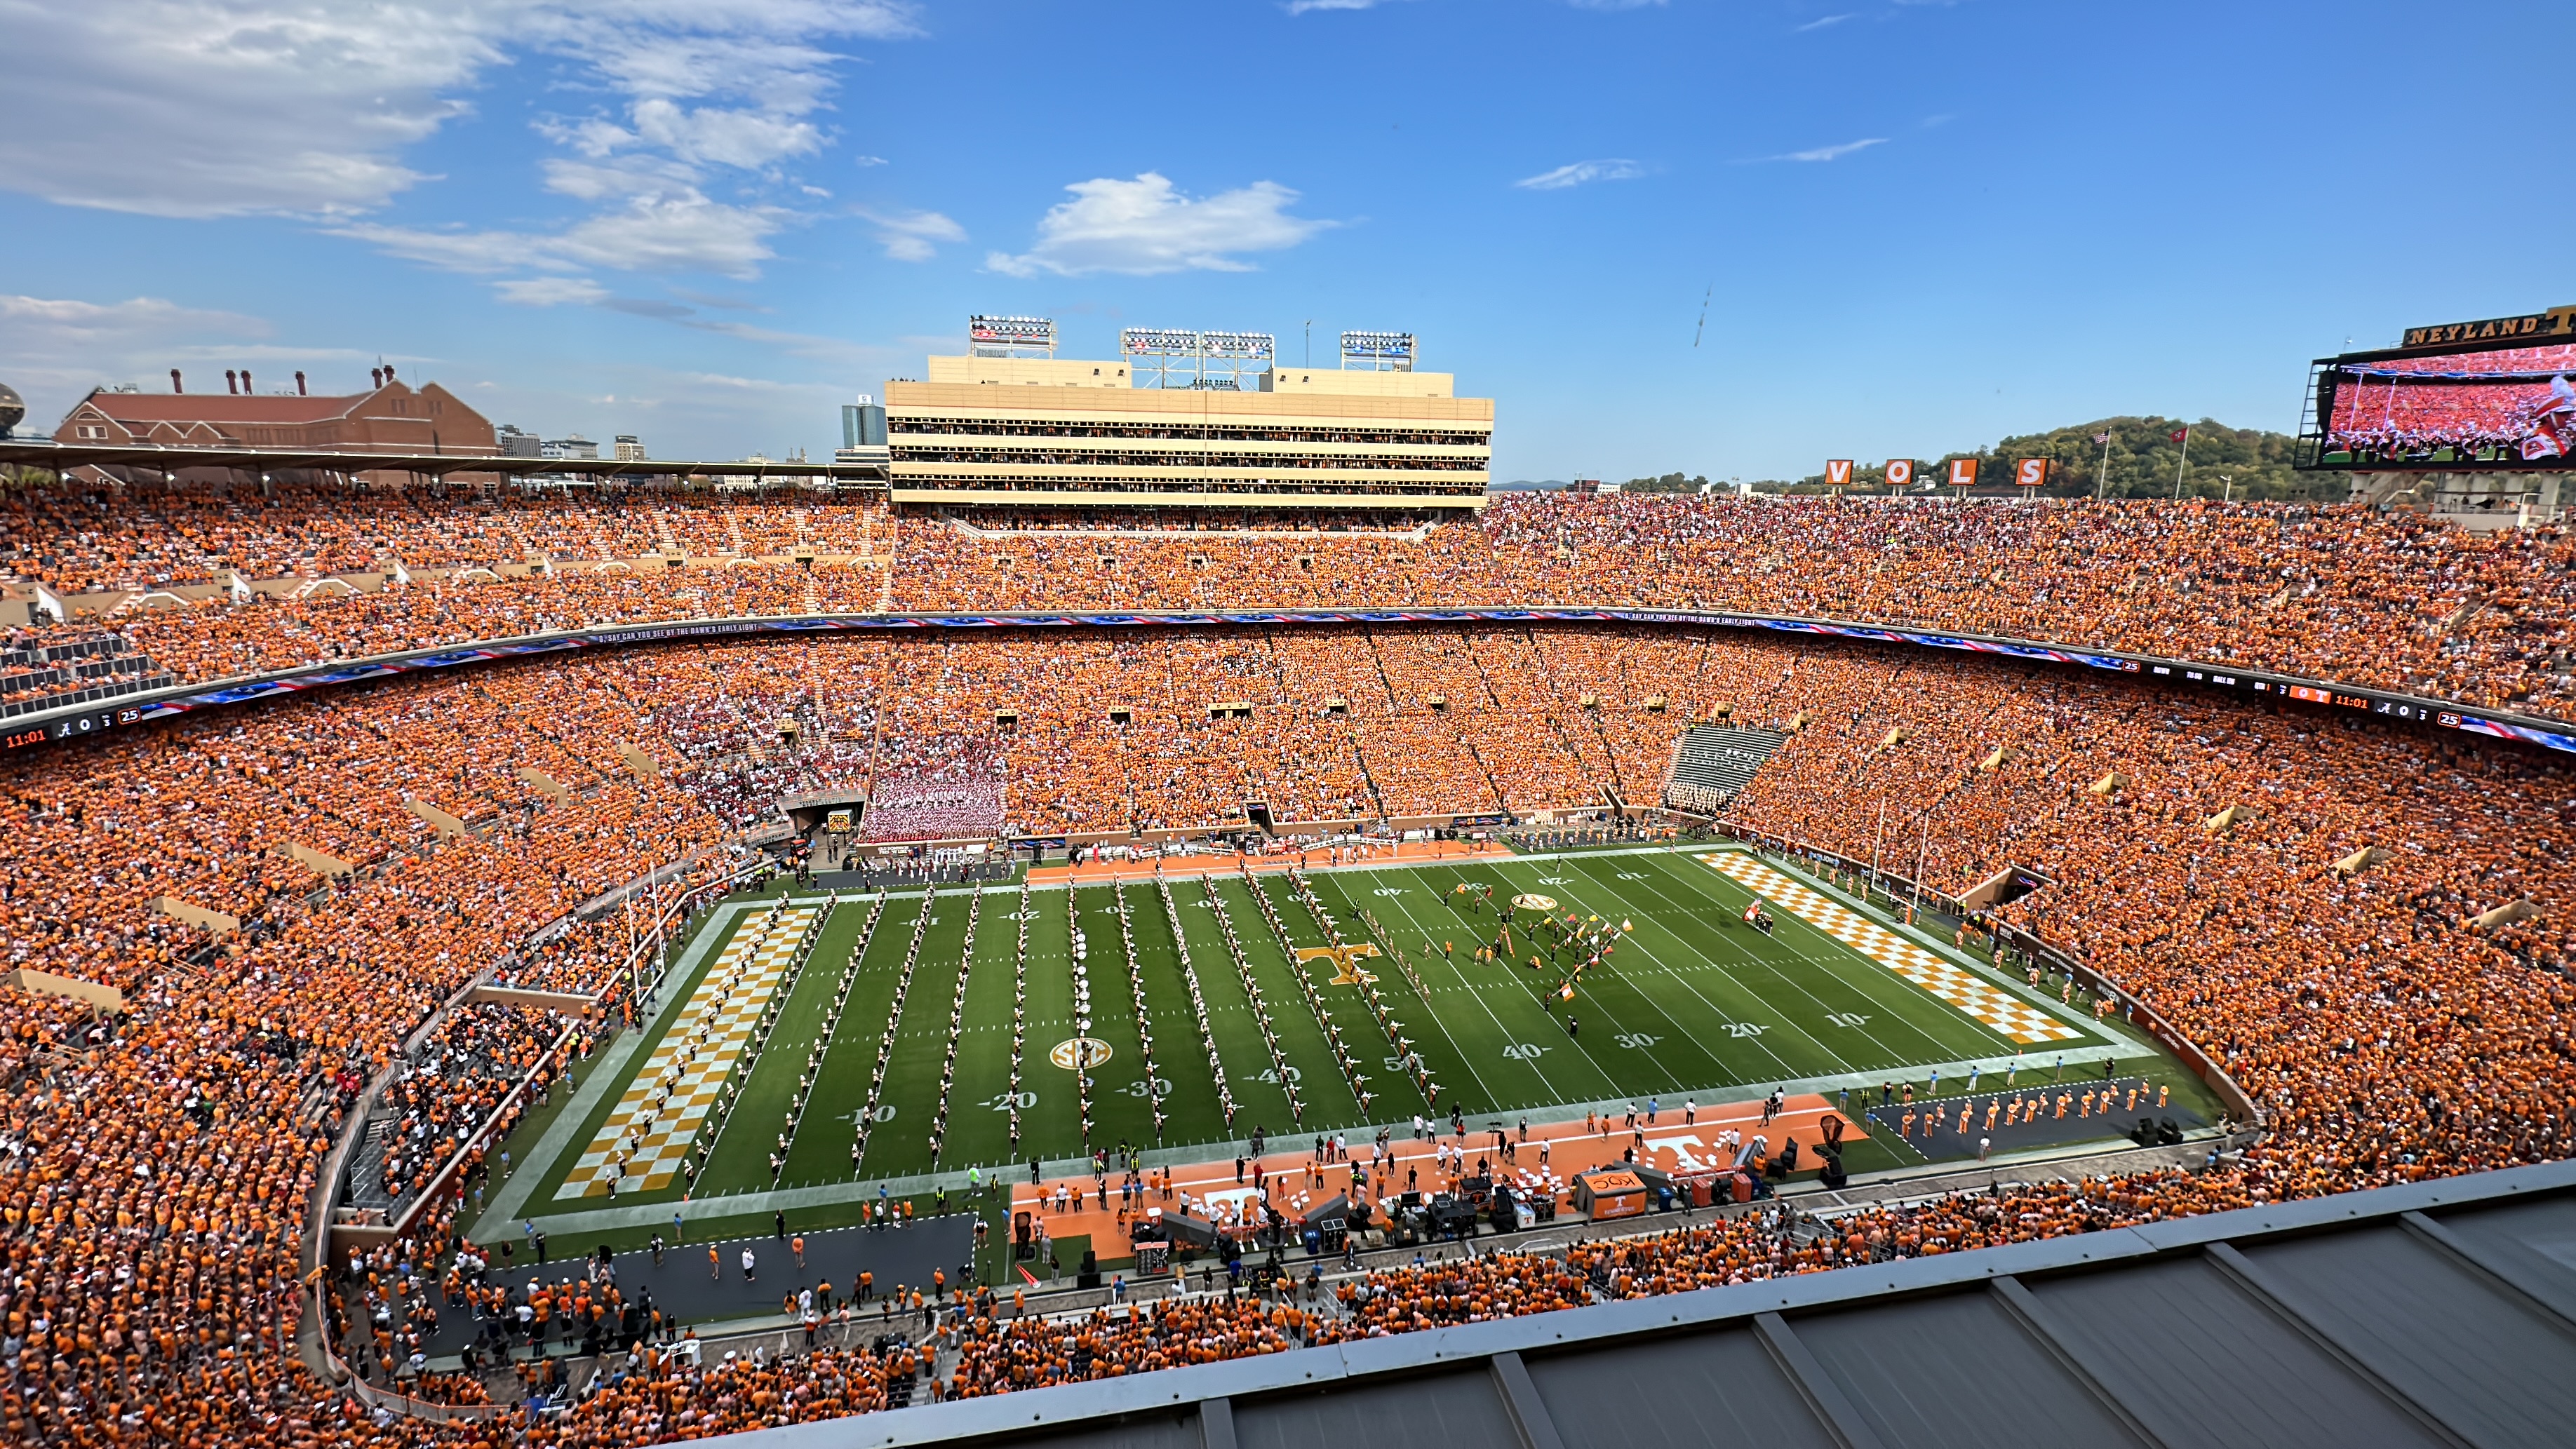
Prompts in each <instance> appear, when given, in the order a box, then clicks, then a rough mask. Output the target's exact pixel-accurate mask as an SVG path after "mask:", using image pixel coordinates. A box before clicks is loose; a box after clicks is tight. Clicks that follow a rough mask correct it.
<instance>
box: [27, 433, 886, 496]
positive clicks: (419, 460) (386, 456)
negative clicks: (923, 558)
mask: <svg viewBox="0 0 2576 1449" xmlns="http://www.w3.org/2000/svg"><path fill="white" fill-rule="evenodd" d="M0 464H6V465H9V466H13V467H21V468H44V469H47V470H49V471H52V472H61V471H63V470H65V469H69V468H136V469H144V470H151V471H170V472H176V471H179V470H181V469H187V468H226V469H233V470H236V471H240V470H253V469H256V470H260V471H265V472H272V473H274V472H293V471H299V470H301V471H322V472H334V473H418V474H423V475H426V476H429V477H433V478H438V477H445V476H446V475H448V474H451V473H500V474H504V475H508V476H512V477H528V476H532V475H538V474H547V475H564V474H573V475H579V476H582V477H586V478H591V479H594V480H596V479H600V478H630V477H631V478H693V477H710V478H738V477H765V478H782V479H784V478H829V479H833V480H837V481H844V482H851V483H872V484H875V485H877V486H878V487H883V486H885V482H886V475H887V469H886V465H885V464H882V463H809V462H794V461H786V462H782V461H777V460H773V459H765V458H762V459H750V458H746V459H720V460H703V459H701V460H682V459H674V458H524V457H504V456H501V455H499V454H494V453H379V452H357V451H340V450H333V449H301V448H156V447H131V446H107V445H98V446H91V445H86V444H81V443H56V442H51V441H37V440H31V439H25V438H13V439H9V440H7V441H0Z"/></svg>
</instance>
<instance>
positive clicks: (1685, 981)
mask: <svg viewBox="0 0 2576 1449" xmlns="http://www.w3.org/2000/svg"><path fill="white" fill-rule="evenodd" d="M1584 874H1585V877H1586V878H1587V879H1589V880H1592V881H1593V882H1594V883H1595V884H1599V883H1600V882H1599V878H1598V877H1596V876H1593V875H1592V874H1591V873H1590V872H1589V871H1586V872H1584ZM1645 885H1646V888H1647V890H1648V891H1650V892H1652V893H1653V894H1654V895H1656V896H1659V897H1662V898H1664V899H1666V900H1670V899H1671V897H1670V896H1668V895H1666V894H1665V893H1664V892H1663V891H1661V890H1659V889H1656V887H1655V884H1654V882H1653V881H1652V880H1651V879H1649V880H1648V881H1646V882H1645ZM1602 888H1603V889H1605V890H1609V891H1610V894H1611V895H1612V896H1613V897H1614V898H1615V899H1617V900H1618V901H1619V902H1620V904H1622V905H1623V906H1626V907H1628V908H1629V909H1628V910H1627V911H1623V912H1622V914H1623V915H1624V914H1634V915H1642V916H1645V917H1646V918H1647V922H1648V924H1650V925H1653V926H1655V927H1657V928H1658V929H1660V930H1662V931H1663V932H1664V934H1666V935H1668V936H1670V937H1672V938H1673V940H1674V941H1675V942H1676V943H1678V944H1680V945H1682V946H1683V947H1685V948H1687V949H1689V950H1691V951H1694V952H1696V953H1698V954H1699V955H1700V956H1701V957H1702V958H1703V959H1706V960H1708V961H1709V962H1710V964H1712V965H1715V966H1717V968H1718V974H1720V975H1722V976H1724V977H1725V978H1726V982H1727V984H1728V985H1729V986H1732V987H1734V988H1735V989H1736V990H1738V991H1741V992H1743V993H1744V994H1745V995H1747V996H1749V997H1751V998H1752V999H1753V1000H1754V1001H1755V1002H1757V1003H1759V1004H1760V1005H1761V1006H1763V1007H1765V1008H1767V1009H1769V1010H1771V1011H1773V1012H1775V1013H1778V1015H1779V1017H1780V1024H1781V1025H1782V1026H1786V1027H1787V1028H1789V1029H1790V1030H1791V1031H1794V1032H1796V1033H1797V1034H1798V1035H1799V1036H1801V1037H1804V1038H1806V1040H1807V1043H1808V1045H1810V1046H1813V1047H1815V1048H1816V1049H1817V1050H1818V1051H1821V1052H1823V1053H1824V1054H1825V1055H1826V1056H1829V1057H1831V1058H1833V1060H1834V1065H1836V1066H1838V1067H1840V1068H1842V1069H1843V1070H1844V1071H1850V1070H1852V1064H1851V1063H1850V1062H1848V1061H1846V1060H1844V1058H1843V1055H1842V1053H1840V1052H1838V1051H1835V1050H1834V1049H1833V1048H1832V1047H1830V1046H1827V1045H1826V1044H1825V1042H1824V1041H1823V1039H1821V1038H1819V1037H1818V1036H1816V1034H1815V1033H1813V1032H1811V1031H1809V1030H1807V1028H1806V1027H1805V1026H1804V1025H1803V1024H1802V1023H1800V1022H1799V1021H1798V1019H1797V1017H1796V1016H1795V1015H1793V1014H1792V1013H1789V1012H1786V1011H1781V1010H1780V1005H1779V1003H1778V1002H1775V1001H1773V1000H1772V999H1771V998H1770V997H1768V996H1765V995H1763V994H1762V993H1761V992H1760V991H1758V990H1755V989H1754V987H1753V984H1752V983H1751V982H1749V981H1746V980H1744V979H1742V978H1741V977H1738V976H1737V975H1736V974H1735V973H1734V972H1733V971H1730V970H1728V969H1726V967H1725V966H1724V965H1722V964H1720V963H1718V962H1717V961H1716V960H1715V958H1714V957H1711V956H1709V954H1708V952H1707V950H1706V948H1704V947H1702V946H1699V945H1698V944H1696V943H1694V942H1692V941H1691V940H1689V939H1688V938H1687V937H1685V936H1683V935H1682V933H1681V932H1679V931H1676V930H1674V929H1673V928H1672V927H1671V926H1668V925H1665V924H1664V923H1663V922H1660V921H1657V920H1655V919H1654V913H1653V912H1652V911H1648V910H1642V909H1639V908H1638V907H1637V906H1636V903H1635V902H1634V900H1633V899H1631V898H1630V897H1629V896H1628V895H1627V894H1626V893H1625V892H1624V891H1620V890H1617V889H1613V888H1611V887H1608V886H1603V887H1602ZM1710 903H1711V904H1713V905H1716V906H1718V907H1719V908H1720V909H1724V907H1725V903H1724V902H1723V901H1718V900H1716V899H1715V898H1714V897H1712V898H1710ZM1684 913H1685V914H1686V915H1687V914H1688V909H1687V907H1685V908H1684ZM1620 939H1621V940H1622V941H1623V942H1634V943H1635V945H1636V949H1637V950H1639V951H1642V952H1644V953H1645V955H1646V958H1647V960H1649V961H1650V962H1652V963H1653V964H1654V967H1655V969H1657V970H1660V971H1662V972H1663V973H1664V974H1665V975H1667V976H1670V977H1672V980H1673V984H1675V985H1677V986H1679V987H1681V989H1683V990H1684V991H1687V992H1689V993H1690V994H1691V995H1692V996H1693V997H1694V998H1696V999H1697V1000H1698V1001H1699V1004H1700V1005H1702V1006H1705V1007H1707V1008H1708V1009H1709V1011H1711V1012H1712V1013H1714V1014H1715V1015H1716V1016H1717V1018H1718V1019H1719V1020H1720V1021H1727V1022H1734V1021H1741V1020H1743V1019H1744V1018H1743V1017H1741V1016H1739V1015H1737V1014H1736V1013H1734V1012H1732V1011H1729V1010H1727V1009H1726V1008H1725V1007H1722V1006H1720V1005H1718V1004H1717V1003H1716V1002H1714V1001H1712V1000H1710V999H1709V997H1708V994H1707V993H1706V992H1703V991H1701V990H1700V989H1699V988H1698V987H1696V986H1693V985H1692V984H1691V983H1690V980H1689V978H1687V977H1684V976H1682V975H1680V974H1679V973H1677V972H1675V971H1674V970H1673V969H1672V968H1671V967H1669V966H1667V965H1665V964H1664V958H1663V956H1662V955H1661V953H1659V952H1657V951H1656V950H1655V949H1654V948H1653V947H1652V946H1649V945H1647V944H1646V943H1644V942H1643V941H1639V940H1637V938H1636V937H1635V936H1634V935H1622V936H1621V938H1620ZM1628 969H1629V968H1628V967H1626V966H1624V965H1614V966H1612V967H1611V968H1610V970H1611V974H1612V975H1614V976H1619V975H1621V974H1622V973H1625V972H1626V971H1628ZM1629 988H1630V989H1631V990H1634V991H1636V992H1637V993H1638V994H1639V995H1641V996H1643V995H1645V989H1644V987H1643V985H1642V984H1641V982H1640V981H1639V980H1636V979H1631V980H1630V981H1629ZM1808 996H1809V999H1810V1000H1813V999H1814V997H1813V994H1812V993H1808ZM1649 999H1651V998H1649ZM1657 1009H1658V1010H1661V1008H1660V1007H1658V1008H1657ZM1664 1019H1665V1020H1666V1021H1670V1022H1672V1023H1673V1026H1674V1028H1675V1029H1676V1030H1679V1031H1683V1032H1685V1033H1686V1032H1688V1031H1689V1028H1687V1027H1684V1026H1683V1025H1682V1024H1681V1022H1680V1020H1679V1019H1678V1018H1676V1017H1674V1016H1672V1015H1671V1014H1670V1013H1666V1014H1665V1017H1664ZM1766 1025H1767V1023H1766ZM1752 1042H1753V1047H1754V1050H1756V1051H1759V1052H1760V1053H1762V1055H1764V1056H1766V1057H1769V1058H1770V1059H1771V1065H1773V1066H1775V1067H1778V1068H1779V1069H1780V1070H1779V1072H1777V1073H1767V1072H1766V1073H1764V1074H1763V1075H1765V1076H1774V1075H1776V1076H1788V1077H1794V1076H1797V1075H1798V1073H1797V1072H1795V1071H1794V1070H1792V1069H1791V1067H1790V1066H1789V1062H1788V1059H1787V1058H1785V1057H1783V1056H1781V1055H1780V1054H1779V1053H1778V1052H1776V1051H1774V1050H1772V1049H1771V1046H1770V1044H1769V1043H1767V1042H1765V1041H1763V1040H1762V1038H1761V1037H1760V1036H1759V1035H1756V1036H1754V1037H1753V1038H1752ZM1709 1056H1710V1058H1711V1060H1712V1061H1715V1062H1716V1064H1717V1066H1718V1067H1719V1069H1720V1070H1731V1069H1730V1068H1728V1067H1727V1064H1726V1062H1725V1061H1724V1060H1723V1059H1721V1058H1718V1057H1717V1055H1716V1053H1714V1052H1710V1053H1709ZM1744 1080H1745V1081H1746V1082H1748V1083H1749V1082H1751V1081H1752V1080H1753V1078H1750V1077H1747V1078H1744Z"/></svg>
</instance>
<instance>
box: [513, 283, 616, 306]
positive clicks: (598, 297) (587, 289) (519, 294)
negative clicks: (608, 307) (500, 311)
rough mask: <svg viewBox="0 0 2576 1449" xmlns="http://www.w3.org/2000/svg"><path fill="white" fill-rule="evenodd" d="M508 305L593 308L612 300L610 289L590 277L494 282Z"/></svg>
mask: <svg viewBox="0 0 2576 1449" xmlns="http://www.w3.org/2000/svg"><path fill="white" fill-rule="evenodd" d="M492 290H493V291H495V292H497V293H499V294H500V296H501V300H502V301H504V302H515V303H517V304H518V305H520V306H522V307H592V306H597V305H598V304H600V303H602V302H605V301H607V300H608V295H609V294H608V289H607V288H606V287H603V286H601V285H599V284H598V283H597V282H594V281H592V280H591V279H590V278H588V277H518V278H513V279H512V280H510V281H506V282H494V283H493V284H492Z"/></svg>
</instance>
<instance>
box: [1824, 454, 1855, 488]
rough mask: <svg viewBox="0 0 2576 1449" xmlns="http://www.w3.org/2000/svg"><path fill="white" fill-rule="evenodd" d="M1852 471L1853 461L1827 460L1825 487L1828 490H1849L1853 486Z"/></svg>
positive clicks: (1845, 459)
mask: <svg viewBox="0 0 2576 1449" xmlns="http://www.w3.org/2000/svg"><path fill="white" fill-rule="evenodd" d="M1851 470H1852V460H1851V459H1849V458H1827V459H1826V460H1825V486H1826V487H1828V488H1849V487H1850V486H1851Z"/></svg>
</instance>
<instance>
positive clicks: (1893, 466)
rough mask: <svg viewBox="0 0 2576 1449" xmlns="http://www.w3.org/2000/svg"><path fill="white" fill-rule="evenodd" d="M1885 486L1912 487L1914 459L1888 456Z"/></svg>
mask: <svg viewBox="0 0 2576 1449" xmlns="http://www.w3.org/2000/svg"><path fill="white" fill-rule="evenodd" d="M1887 486H1888V487H1890V488H1911V487H1913V486H1914V460H1913V459H1911V458H1890V459H1888V460H1887Z"/></svg>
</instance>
